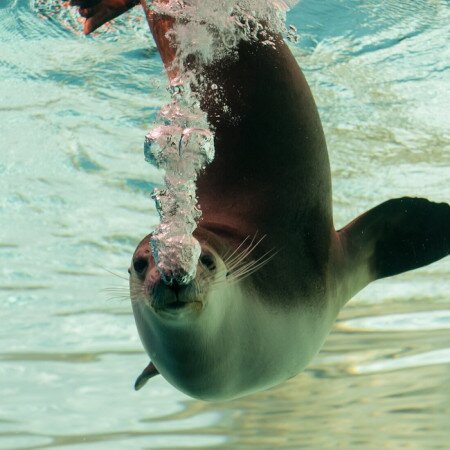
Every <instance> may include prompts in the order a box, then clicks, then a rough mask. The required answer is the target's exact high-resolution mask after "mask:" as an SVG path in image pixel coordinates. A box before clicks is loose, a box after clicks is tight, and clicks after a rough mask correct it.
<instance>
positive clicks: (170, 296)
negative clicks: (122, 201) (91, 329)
mask: <svg viewBox="0 0 450 450" xmlns="http://www.w3.org/2000/svg"><path fill="white" fill-rule="evenodd" d="M150 240H151V235H148V236H146V237H145V238H144V239H143V240H142V241H141V242H140V243H139V245H138V246H137V248H136V250H135V252H134V254H133V259H132V264H131V266H130V268H129V273H130V295H131V300H132V302H133V304H134V305H135V304H139V307H140V308H146V309H148V311H149V312H151V313H152V314H154V315H155V316H156V317H158V319H159V320H161V321H168V322H175V323H179V322H182V321H188V322H189V321H192V320H195V319H196V318H198V316H199V315H200V314H201V313H202V312H203V310H204V308H205V307H206V304H207V301H208V292H209V290H210V286H211V285H214V284H217V283H218V282H219V281H220V280H221V279H224V278H225V276H226V270H225V265H224V262H223V260H222V258H221V257H220V256H219V254H218V253H217V251H216V250H215V249H214V248H213V247H212V246H211V245H209V244H208V243H206V242H202V243H201V249H202V251H201V255H200V257H199V260H198V264H197V272H196V277H195V278H194V279H193V280H192V281H190V282H189V283H187V284H182V283H180V282H178V281H177V279H176V278H175V277H172V276H171V274H162V273H160V271H159V270H158V268H157V266H156V263H155V259H154V257H153V255H152V252H151V249H150Z"/></svg>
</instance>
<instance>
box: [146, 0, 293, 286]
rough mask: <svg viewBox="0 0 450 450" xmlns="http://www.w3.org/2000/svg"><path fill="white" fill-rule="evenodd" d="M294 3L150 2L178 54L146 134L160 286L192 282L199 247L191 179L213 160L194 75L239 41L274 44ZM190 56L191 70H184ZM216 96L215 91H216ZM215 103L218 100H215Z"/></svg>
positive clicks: (210, 135)
mask: <svg viewBox="0 0 450 450" xmlns="http://www.w3.org/2000/svg"><path fill="white" fill-rule="evenodd" d="M295 3H297V0H286V1H282V0H264V1H263V0H169V1H168V2H167V3H166V2H164V3H162V2H161V3H153V2H149V5H148V6H149V8H150V9H151V10H153V11H154V12H156V13H159V14H164V15H167V16H171V17H173V18H174V19H175V24H174V26H173V29H172V30H171V31H170V32H169V34H168V35H167V37H168V38H169V39H170V40H171V41H172V43H173V45H174V46H175V47H176V49H177V53H176V57H175V60H174V61H173V63H172V69H173V70H174V72H176V73H177V76H176V78H175V79H172V80H171V85H172V95H173V100H172V102H171V103H170V104H169V105H167V106H166V107H164V108H163V109H162V110H161V113H160V115H159V121H158V123H157V124H155V127H154V128H153V129H152V130H151V131H150V132H149V133H148V135H147V137H146V143H145V156H146V160H147V161H149V162H150V163H152V164H155V165H156V166H157V167H159V168H160V169H163V170H165V184H166V187H165V189H162V190H158V189H157V190H155V192H154V194H153V198H154V200H155V201H156V207H157V210H158V212H159V214H160V219H161V222H160V225H159V226H158V228H157V229H156V230H155V232H154V233H153V236H152V240H151V248H152V252H153V256H154V258H155V261H156V264H157V267H158V269H159V271H160V273H161V274H162V276H163V279H164V280H165V281H166V282H167V283H171V282H172V281H173V280H176V281H177V282H179V283H183V284H186V283H188V282H189V281H190V280H192V279H193V278H194V277H195V274H196V267H197V261H198V258H199V256H200V253H201V249H200V244H199V243H198V242H197V241H196V239H195V238H194V237H193V236H192V233H193V232H194V230H195V228H196V226H197V222H198V220H199V219H200V216H201V212H200V210H199V207H198V206H197V198H196V192H195V191H196V185H195V182H196V179H197V175H198V174H199V172H200V171H201V170H203V169H204V168H205V166H206V165H207V164H208V163H210V162H211V161H212V160H213V158H214V130H213V129H212V128H211V127H210V125H209V124H208V121H207V117H206V114H205V113H204V112H203V111H202V110H201V109H200V102H199V99H198V96H197V95H196V94H195V92H198V91H200V90H201V89H202V88H203V87H204V86H202V83H203V81H202V80H203V77H202V74H201V68H202V67H203V66H204V65H205V64H210V63H211V62H213V61H216V60H219V59H221V58H224V57H225V56H228V55H229V54H231V53H232V52H234V51H235V50H236V48H237V45H238V44H239V42H240V41H241V40H253V39H262V41H263V43H265V44H267V45H274V43H273V41H272V36H273V33H282V34H285V33H287V34H288V36H289V37H292V36H293V35H294V34H295V33H294V30H292V29H290V30H289V31H288V30H286V26H285V19H286V12H287V11H288V9H289V8H290V7H292V6H293V5H294V4H295ZM191 55H194V56H195V60H196V61H197V64H196V65H195V66H196V68H195V69H194V68H192V67H190V68H188V67H186V65H185V62H186V60H187V58H188V57H189V56H191ZM216 89H217V93H218V95H219V93H220V86H219V87H216ZM217 101H222V99H219V98H218V99H217Z"/></svg>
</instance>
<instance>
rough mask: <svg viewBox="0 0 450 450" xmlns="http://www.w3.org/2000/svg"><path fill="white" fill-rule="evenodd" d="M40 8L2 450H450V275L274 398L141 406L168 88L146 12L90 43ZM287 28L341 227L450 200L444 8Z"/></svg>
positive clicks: (381, 309) (4, 121)
mask: <svg viewBox="0 0 450 450" xmlns="http://www.w3.org/2000/svg"><path fill="white" fill-rule="evenodd" d="M40 3H42V2H38V1H33V0H0V274H1V276H0V320H1V322H0V323H1V327H0V449H47V448H48V449H64V450H69V449H99V450H101V449H111V448H113V449H116V448H117V449H128V448H129V449H150V448H151V449H167V448H168V449H183V448H208V449H212V448H217V449H256V448H258V449H274V448H281V449H284V448H286V449H287V448H290V449H305V450H311V449H313V450H316V449H317V450H318V449H331V448H333V449H335V448H341V449H344V450H347V449H349V450H359V449H364V450H365V449H368V450H375V449H376V450H378V449H380V448H382V449H393V450H397V449H408V450H419V449H420V450H438V449H442V450H443V449H446V448H448V442H449V440H450V430H449V427H448V424H449V420H450V276H449V274H450V258H447V259H446V260H442V261H439V262H437V263H434V264H432V265H430V266H428V267H425V268H422V269H420V270H416V271H413V272H408V273H405V274H403V275H401V276H397V277H394V278H391V279H386V280H380V281H377V282H376V283H374V284H372V285H370V286H369V287H367V288H366V289H364V290H363V291H362V292H360V293H359V294H358V295H357V296H356V297H355V298H354V299H353V300H352V301H351V302H349V304H348V305H347V306H346V307H345V308H344V309H343V310H342V312H341V314H340V316H339V318H338V321H337V323H336V326H335V327H334V329H333V331H332V333H331V335H330V336H329V338H328V340H327V341H326V343H325V345H324V348H323V349H322V351H321V352H320V354H319V355H318V356H317V357H316V358H315V360H314V361H313V363H312V364H310V366H309V368H308V369H307V370H306V371H305V372H304V373H302V374H300V375H298V376H297V377H295V378H294V379H292V380H290V381H288V382H286V383H284V384H282V385H280V386H278V387H276V388H273V389H271V390H268V391H266V392H262V393H258V394H254V395H251V396H248V397H245V398H242V399H238V400H235V401H232V402H227V403H205V402H201V401H197V400H193V399H190V398H188V397H186V396H185V395H183V394H181V393H179V392H178V391H176V390H175V389H174V388H172V387H171V386H170V385H169V384H168V383H167V382H165V381H164V379H162V378H161V377H156V378H155V379H152V380H151V381H150V382H149V383H148V384H147V385H146V386H145V388H144V389H143V390H142V391H139V392H134V390H133V383H134V380H135V378H136V377H137V376H138V375H139V374H140V372H141V370H142V369H143V368H144V367H145V366H146V364H147V363H148V358H147V356H146V354H145V353H144V351H143V349H142V346H141V344H140V341H139V337H138V334H137V331H136V328H135V325H134V319H133V316H132V313H131V305H130V301H129V299H128V283H127V268H128V265H129V263H130V260H131V255H132V253H133V251H134V248H135V246H136V245H137V243H138V242H139V241H140V239H141V238H142V237H143V236H145V235H146V234H147V233H148V232H149V230H150V229H152V228H154V226H155V225H156V224H157V221H158V215H157V213H156V210H155V207H154V204H153V201H152V200H151V198H150V193H151V191H152V189H153V186H154V185H157V184H160V183H161V176H160V174H159V173H158V172H157V171H156V170H155V169H153V168H152V167H151V166H150V165H149V164H147V163H146V162H145V160H144V155H143V142H144V136H145V134H146V132H147V130H148V129H149V128H150V126H151V124H152V122H153V121H154V119H155V115H156V113H157V111H158V110H159V109H160V107H161V106H163V105H165V104H166V103H167V102H168V99H169V98H170V96H169V93H168V92H167V91H166V90H165V87H166V84H167V82H166V78H165V75H164V73H163V69H162V64H161V62H160V59H159V56H158V54H157V52H156V50H155V47H154V44H153V42H152V40H151V38H150V35H149V32H148V31H147V26H146V24H145V23H144V20H143V16H142V14H141V13H140V11H139V10H138V9H136V11H134V12H133V14H132V15H131V16H127V17H124V18H123V20H122V22H121V23H119V24H118V25H117V26H116V27H111V28H110V29H109V30H110V31H108V32H105V33H101V34H99V35H98V36H94V37H88V38H86V37H84V36H81V35H80V34H79V33H76V32H74V31H73V30H74V27H75V26H76V23H75V24H74V23H73V22H72V21H71V16H68V17H66V16H65V15H64V14H55V15H53V16H52V15H46V14H45V8H43V7H40V5H39V4H40ZM288 24H293V25H295V26H296V27H297V29H298V32H299V35H300V40H299V42H298V43H297V44H295V46H293V48H292V49H293V52H294V54H295V55H296V57H297V60H298V62H299V64H300V66H301V67H302V69H303V71H304V72H305V75H306V77H307V79H308V81H309V83H310V86H311V89H312V91H313V93H314V96H315V98H316V102H317V104H318V107H319V111H320V113H321V117H322V121H323V125H324V129H325V134H326V137H327V142H328V148H329V152H330V160H331V167H332V176H333V197H334V216H335V222H336V226H337V227H340V226H343V225H344V224H346V223H347V222H348V221H350V220H351V219H353V218H354V217H355V216H357V215H358V214H360V213H362V212H363V211H365V210H367V209H368V208H370V207H373V206H375V205H377V204H379V203H381V202H382V201H384V200H387V199H388V198H395V197H400V196H404V195H410V196H423V197H427V198H430V199H432V200H435V201H448V200H449V198H450V169H449V167H450V126H449V125H450V117H449V110H450V66H449V61H450V46H449V43H448V36H449V33H450V6H449V3H448V1H446V0H416V1H413V0H408V1H406V0H405V1H403V2H398V1H393V0H385V1H379V0H378V1H375V0H365V1H356V0H329V1H326V2H318V1H315V0H302V1H301V2H300V3H299V4H298V5H297V6H296V7H295V8H294V9H293V11H291V13H290V14H289V15H288ZM105 269H106V270H105ZM108 271H111V272H114V273H115V274H118V275H120V276H121V277H123V278H120V277H117V276H115V275H113V274H111V273H109V272H108ZM109 288H117V289H115V290H114V291H111V290H109V291H106V292H105V289H109Z"/></svg>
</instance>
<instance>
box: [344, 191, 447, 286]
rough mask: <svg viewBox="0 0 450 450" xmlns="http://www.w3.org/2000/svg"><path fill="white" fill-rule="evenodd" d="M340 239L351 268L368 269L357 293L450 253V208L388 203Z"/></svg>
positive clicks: (402, 201) (413, 201)
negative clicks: (372, 283)
mask: <svg viewBox="0 0 450 450" xmlns="http://www.w3.org/2000/svg"><path fill="white" fill-rule="evenodd" d="M340 236H341V240H342V243H343V245H344V251H345V253H346V260H347V261H348V264H349V265H350V269H354V270H358V268H359V267H360V266H363V267H364V269H363V270H362V273H364V274H365V275H363V276H362V278H365V280H361V281H362V283H361V282H360V286H355V288H356V289H354V291H357V290H359V289H362V288H363V287H364V285H366V284H367V283H369V282H371V281H374V280H376V279H378V278H384V277H389V276H391V275H396V274H399V273H402V272H406V271H407V270H412V269H416V268H418V267H422V266H425V265H427V264H430V263H432V262H433V261H437V260H438V259H441V258H443V257H445V256H447V255H448V254H450V205H448V204H447V203H434V202H430V201H428V200H426V199H423V198H409V197H403V198H398V199H393V200H388V201H387V202H384V203H382V204H381V205H378V206H376V207H375V208H373V209H371V210H369V211H367V212H365V213H364V214H362V215H361V216H359V217H358V218H357V219H355V220H354V221H353V222H351V223H350V224H349V225H347V226H346V227H345V228H344V229H342V230H341V231H340ZM360 270H361V269H360ZM361 284H362V285H361Z"/></svg>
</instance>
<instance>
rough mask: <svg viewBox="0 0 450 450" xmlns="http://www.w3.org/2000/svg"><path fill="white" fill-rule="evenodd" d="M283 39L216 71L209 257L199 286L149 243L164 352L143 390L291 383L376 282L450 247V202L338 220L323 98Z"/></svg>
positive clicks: (401, 202)
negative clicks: (182, 280)
mask: <svg viewBox="0 0 450 450" xmlns="http://www.w3.org/2000/svg"><path fill="white" fill-rule="evenodd" d="M275 42H276V48H272V47H270V46H264V45H262V44H260V43H249V42H241V43H240V45H239V49H238V57H237V58H230V59H228V60H223V61H221V62H220V63H218V64H216V65H214V66H213V67H209V68H207V75H208V79H209V83H210V85H212V84H216V85H218V86H221V89H222V96H223V98H224V99H226V103H227V105H228V108H229V109H228V112H224V111H223V110H221V107H220V105H218V104H216V103H215V101H214V96H213V95H211V92H209V91H208V90H207V89H206V90H205V92H203V93H202V101H203V108H204V110H205V111H207V113H208V115H209V119H210V121H211V123H212V124H213V125H214V127H215V129H216V135H215V140H216V141H215V144H216V155H217V156H216V158H215V160H214V161H213V163H212V164H211V165H210V166H209V167H207V169H206V170H205V172H204V173H203V174H202V175H201V176H200V178H199V180H198V199H199V204H200V205H201V208H202V212H203V219H202V221H201V222H200V224H199V228H198V230H197V232H196V233H195V236H196V237H197V239H198V240H199V241H200V243H201V245H202V256H201V257H200V260H199V267H198V274H197V277H196V279H195V280H194V282H193V283H191V284H190V285H188V286H177V285H175V286H167V285H165V284H164V283H163V282H162V281H161V277H160V275H159V274H158V272H157V270H156V269H155V265H154V261H153V258H152V256H151V254H150V252H149V251H148V239H149V238H148V237H147V238H145V239H144V240H143V241H142V242H141V243H140V244H139V246H138V247H137V249H136V252H135V254H134V256H133V262H132V265H131V276H130V292H131V299H132V305H133V311H134V315H135V319H136V324H137V327H138V330H139V334H140V337H141V340H142V342H143V344H144V347H145V349H146V351H147V353H148V354H149V356H150V358H151V360H152V363H151V364H150V365H149V366H148V367H147V369H146V370H145V371H144V372H143V374H142V375H141V376H140V377H139V378H138V380H137V383H136V388H140V387H142V385H143V384H144V383H145V381H146V380H147V379H148V378H150V377H151V376H153V375H156V374H157V373H158V372H159V373H161V374H162V375H163V377H164V378H166V379H167V380H168V381H169V382H170V383H171V384H173V385H174V386H175V387H177V388H178V389H180V390H181V391H183V392H185V393H186V394H188V395H190V396H193V397H196V398H200V399H205V400H217V399H232V398H235V397H239V396H242V395H245V394H249V393H251V392H255V391H258V390H261V389H266V388H269V387H271V386H274V385H276V384H278V383H281V382H282V381H284V380H287V379H289V378H291V377H293V376H295V375H296V374H297V373H299V372H300V371H301V370H302V369H304V368H305V366H306V365H307V363H308V362H309V361H310V360H311V359H312V358H313V357H314V355H315V354H316V353H317V352H318V351H319V349H320V347H321V346H322V344H323V342H324V340H325V338H326V336H327V335H328V333H329V331H330V329H331V327H332V325H333V323H334V321H335V318H336V316H337V314H338V313H339V310H340V309H341V308H342V307H343V305H344V304H345V303H346V302H347V301H348V300H349V299H350V298H351V297H352V296H353V295H354V294H355V293H357V292H358V291H359V290H361V289H362V288H363V287H364V286H366V285H367V284H368V283H370V282H372V281H374V280H376V279H379V278H382V277H387V276H391V275H395V274H398V273H401V272H404V271H406V270H411V269H414V268H417V267H421V266H423V265H426V264H429V263H431V262H433V261H436V260H438V259H440V258H442V257H444V256H446V255H448V254H449V252H450V206H449V205H448V204H445V203H440V204H437V203H433V202H430V201H428V200H425V199H419V198H400V199H394V200H388V201H387V202H384V203H382V204H380V205H379V206H377V207H375V208H373V209H371V210H370V211H367V212H366V213H364V214H363V215H361V216H360V217H358V218H357V219H356V220H354V221H353V222H352V223H350V224H349V225H348V226H346V227H345V228H344V229H342V230H340V231H336V230H335V229H334V226H333V219H332V200H331V177H330V165H329V161H328V154H327V149H326V143H325V137H324V134H323V131H322V126H321V122H320V119H319V115H318V112H317V108H316V106H315V103H314V100H313V97H312V94H311V92H310V89H309V87H308V85H307V82H306V80H305V78H304V76H303V74H302V72H301V70H300V68H299V67H298V65H297V63H296V61H295V59H294V57H293V56H292V54H291V52H290V51H289V49H288V47H287V46H286V44H285V43H284V42H283V41H282V39H281V38H278V37H276V38H275ZM256 244H257V245H256ZM229 255H232V256H231V259H230V256H229ZM236 258H237V259H236ZM230 266H231V267H230ZM236 273H237V275H236Z"/></svg>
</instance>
